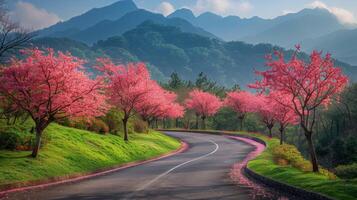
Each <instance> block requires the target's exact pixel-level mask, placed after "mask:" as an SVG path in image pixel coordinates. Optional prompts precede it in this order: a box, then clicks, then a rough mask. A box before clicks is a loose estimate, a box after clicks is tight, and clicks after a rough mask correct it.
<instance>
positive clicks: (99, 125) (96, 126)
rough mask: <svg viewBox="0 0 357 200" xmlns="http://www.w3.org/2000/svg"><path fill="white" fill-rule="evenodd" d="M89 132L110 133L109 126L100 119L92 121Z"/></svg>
mask: <svg viewBox="0 0 357 200" xmlns="http://www.w3.org/2000/svg"><path fill="white" fill-rule="evenodd" d="M88 130H89V131H93V132H96V133H101V134H107V133H109V127H108V125H107V124H106V123H105V122H103V121H102V120H100V119H92V120H91V123H90V125H89V127H88Z"/></svg>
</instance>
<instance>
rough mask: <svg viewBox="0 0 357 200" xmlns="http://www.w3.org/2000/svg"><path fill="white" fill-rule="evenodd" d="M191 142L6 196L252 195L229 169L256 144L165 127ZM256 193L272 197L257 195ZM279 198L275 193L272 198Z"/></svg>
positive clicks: (61, 199) (92, 199)
mask: <svg viewBox="0 0 357 200" xmlns="http://www.w3.org/2000/svg"><path fill="white" fill-rule="evenodd" d="M167 134H168V135H172V136H174V137H177V138H180V139H182V140H184V141H186V142H187V143H188V144H189V149H188V150H187V151H185V152H183V153H180V154H176V155H174V156H172V157H168V158H164V159H161V160H158V161H154V162H150V163H146V164H143V165H139V166H136V167H132V168H127V169H124V170H121V171H118V172H114V173H111V174H107V175H104V176H99V177H95V178H91V179H87V180H83V181H80V182H76V183H69V184H64V185H57V186H52V187H48V188H44V189H35V190H31V191H25V192H20V193H13V194H10V195H8V196H7V197H5V199H14V200H15V199H16V200H22V199H29V200H37V199H38V200H46V199H54V200H68V199H75V200H97V199H98V200H99V199H101V200H102V199H103V200H106V199H155V200H160V199H162V200H168V199H170V200H171V199H207V200H208V199H212V200H213V199H220V200H223V199H239V200H244V199H253V196H252V195H254V194H255V193H254V190H253V189H252V188H249V187H245V186H244V185H236V184H234V183H233V182H232V181H231V179H230V177H229V172H230V170H231V168H232V166H233V164H234V163H236V162H239V161H241V160H243V159H244V158H245V156H246V155H247V154H248V153H249V152H251V151H252V150H253V149H254V147H252V146H250V145H248V144H245V143H243V142H240V141H237V140H233V139H230V138H227V137H225V136H218V135H208V134H197V133H178V132H167ZM254 199H271V197H270V198H268V197H263V196H256V194H255V197H254ZM274 199H275V198H274Z"/></svg>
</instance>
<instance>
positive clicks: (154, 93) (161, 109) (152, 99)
mask: <svg viewBox="0 0 357 200" xmlns="http://www.w3.org/2000/svg"><path fill="white" fill-rule="evenodd" d="M176 99H177V95H176V94H175V93H173V92H169V91H166V90H164V89H163V88H161V87H160V86H159V85H158V84H157V83H153V85H152V87H151V89H150V91H148V93H147V94H146V95H145V98H144V99H143V101H141V102H139V103H138V104H137V105H136V107H135V110H136V111H137V112H138V113H139V114H140V116H141V117H142V119H143V120H144V121H146V122H148V124H149V126H150V123H151V121H153V120H154V119H159V118H160V119H165V118H169V119H177V118H180V117H183V115H184V108H183V107H182V106H181V105H180V104H178V103H176Z"/></svg>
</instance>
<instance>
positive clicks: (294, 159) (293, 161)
mask: <svg viewBox="0 0 357 200" xmlns="http://www.w3.org/2000/svg"><path fill="white" fill-rule="evenodd" d="M272 154H273V157H274V161H275V162H276V163H277V164H280V165H282V163H283V164H285V165H286V163H288V164H290V165H291V166H293V167H296V168H298V169H300V170H301V171H304V172H309V171H312V165H311V163H310V161H308V160H306V159H305V158H304V157H303V156H302V155H301V153H300V151H299V150H298V149H297V148H296V147H295V146H293V145H289V144H283V145H276V146H274V147H273V150H272ZM282 160H285V161H286V162H282ZM320 174H322V175H325V176H327V177H329V178H330V179H336V175H335V174H333V173H332V172H330V171H328V170H326V169H323V168H320Z"/></svg>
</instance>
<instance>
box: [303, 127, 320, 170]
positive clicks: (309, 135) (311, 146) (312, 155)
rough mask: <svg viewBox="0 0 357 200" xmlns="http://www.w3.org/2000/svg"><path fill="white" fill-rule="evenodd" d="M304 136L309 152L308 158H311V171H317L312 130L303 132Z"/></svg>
mask: <svg viewBox="0 0 357 200" xmlns="http://www.w3.org/2000/svg"><path fill="white" fill-rule="evenodd" d="M305 136H306V139H307V143H308V146H309V152H310V159H311V164H312V171H313V172H319V165H318V163H317V156H316V152H315V147H314V143H313V142H312V132H310V133H308V132H305Z"/></svg>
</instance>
